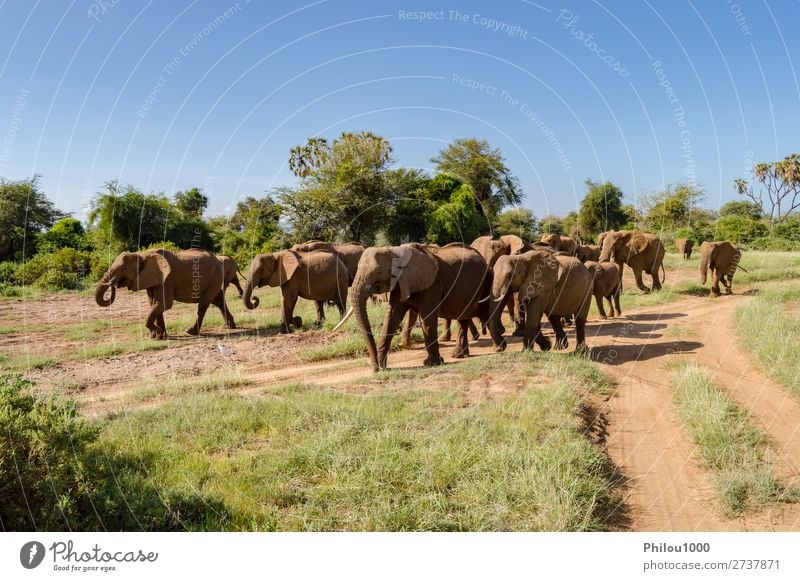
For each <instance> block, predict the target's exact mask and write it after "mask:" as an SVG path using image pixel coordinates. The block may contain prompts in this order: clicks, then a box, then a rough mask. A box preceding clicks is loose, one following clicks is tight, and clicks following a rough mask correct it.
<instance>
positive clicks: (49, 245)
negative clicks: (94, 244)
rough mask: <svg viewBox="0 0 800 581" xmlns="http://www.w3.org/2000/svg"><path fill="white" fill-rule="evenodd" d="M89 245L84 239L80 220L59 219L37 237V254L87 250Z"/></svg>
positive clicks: (84, 235) (84, 233)
mask: <svg viewBox="0 0 800 581" xmlns="http://www.w3.org/2000/svg"><path fill="white" fill-rule="evenodd" d="M90 246H91V245H90V244H89V241H88V240H87V238H86V230H84V228H83V224H81V222H80V220H76V219H75V218H69V217H67V218H61V219H60V220H59V221H58V222H56V223H55V224H53V227H52V228H50V230H48V231H47V232H44V233H42V234H41V235H40V236H39V243H38V245H37V247H38V251H39V252H54V251H56V250H58V249H60V248H75V249H76V250H88V249H89V247H90Z"/></svg>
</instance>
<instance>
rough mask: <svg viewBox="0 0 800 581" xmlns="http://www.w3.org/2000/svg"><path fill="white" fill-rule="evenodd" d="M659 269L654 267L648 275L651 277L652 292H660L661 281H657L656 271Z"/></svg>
mask: <svg viewBox="0 0 800 581" xmlns="http://www.w3.org/2000/svg"><path fill="white" fill-rule="evenodd" d="M659 268H660V267H659V266H656V267H655V268H653V272H651V273H649V274H650V276H652V277H653V290H654V291H660V290H661V281H660V280H659V279H658V270H659Z"/></svg>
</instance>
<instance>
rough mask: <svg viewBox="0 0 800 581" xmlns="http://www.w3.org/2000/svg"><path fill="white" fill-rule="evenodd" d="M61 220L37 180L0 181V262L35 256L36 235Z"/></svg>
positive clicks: (33, 178)
mask: <svg viewBox="0 0 800 581" xmlns="http://www.w3.org/2000/svg"><path fill="white" fill-rule="evenodd" d="M64 216H65V214H64V212H61V211H59V210H58V209H56V207H55V205H54V204H53V202H51V201H50V200H48V199H47V196H46V195H45V194H44V192H43V191H42V190H41V187H40V185H39V176H33V177H32V178H31V179H29V180H22V181H16V182H14V181H6V180H5V179H3V178H0V260H22V259H23V258H28V257H30V256H32V255H33V254H35V252H36V243H37V235H38V234H39V233H40V232H42V231H44V230H46V229H48V228H50V227H51V226H53V224H54V223H55V222H56V220H58V219H59V218H62V217H64ZM23 250H24V256H23Z"/></svg>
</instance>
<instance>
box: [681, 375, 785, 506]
mask: <svg viewBox="0 0 800 581" xmlns="http://www.w3.org/2000/svg"><path fill="white" fill-rule="evenodd" d="M672 386H673V389H674V399H675V404H676V406H677V408H678V414H679V415H680V417H681V419H682V420H683V422H684V424H685V425H686V427H687V429H688V431H689V433H690V434H691V437H692V440H693V441H694V443H695V445H696V446H697V448H698V450H699V452H700V456H701V458H702V460H703V463H704V464H705V465H706V466H707V467H708V468H710V469H711V470H712V472H713V482H714V487H715V489H716V491H717V496H718V498H719V501H720V503H721V505H722V508H723V512H724V513H725V515H726V516H728V517H735V516H738V515H740V514H741V513H743V512H745V511H746V510H747V509H748V508H750V507H752V506H758V505H764V504H767V503H772V502H778V501H787V500H791V501H797V500H798V494H797V492H796V491H792V490H787V489H786V488H785V487H783V486H781V484H780V483H779V482H777V481H776V480H775V478H774V477H773V475H772V468H773V467H772V460H771V452H770V449H769V446H768V444H767V441H766V437H765V436H764V435H763V434H762V433H761V432H759V431H758V430H757V429H756V428H755V427H753V425H752V424H751V423H750V418H749V415H748V414H747V412H746V411H745V410H744V409H742V408H741V407H739V406H737V405H736V404H734V403H733V402H731V401H730V400H729V399H728V397H727V396H726V395H725V394H724V393H723V391H722V390H720V389H719V388H718V387H716V386H715V385H714V384H713V382H712V381H711V379H710V377H709V376H708V374H707V373H706V372H705V371H703V370H701V369H700V368H698V367H697V366H695V365H693V364H691V363H686V364H682V365H680V366H678V367H677V368H676V369H675V370H674V371H673V376H672Z"/></svg>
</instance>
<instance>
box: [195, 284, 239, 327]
mask: <svg viewBox="0 0 800 581" xmlns="http://www.w3.org/2000/svg"><path fill="white" fill-rule="evenodd" d="M211 304H212V305H214V306H215V307H217V308H218V309H219V311H220V313H222V318H223V319H225V326H226V327H227V328H228V329H235V328H236V321H234V320H233V315H232V314H231V312H230V311H229V310H228V305H227V304H226V303H225V295H224V294H223V293H219V294H218V295H217V298H215V299H214V300H213V301H211ZM198 330H199V329H198Z"/></svg>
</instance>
